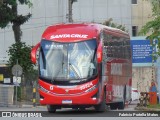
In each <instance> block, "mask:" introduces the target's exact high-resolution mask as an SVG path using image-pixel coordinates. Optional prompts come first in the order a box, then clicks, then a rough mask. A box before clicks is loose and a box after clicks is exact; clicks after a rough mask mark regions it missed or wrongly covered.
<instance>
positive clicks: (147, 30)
mask: <svg viewBox="0 0 160 120" xmlns="http://www.w3.org/2000/svg"><path fill="white" fill-rule="evenodd" d="M148 1H149V2H151V5H152V16H153V20H151V21H149V22H147V23H146V24H145V25H144V26H143V27H142V29H141V31H140V33H139V34H141V35H146V34H148V35H147V39H150V40H151V43H153V40H155V39H156V40H158V46H157V47H158V52H157V53H156V55H160V0H148Z"/></svg>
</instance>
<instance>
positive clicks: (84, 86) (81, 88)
mask: <svg viewBox="0 0 160 120" xmlns="http://www.w3.org/2000/svg"><path fill="white" fill-rule="evenodd" d="M91 86H93V83H92V82H90V83H87V84H85V85H82V86H81V87H80V90H83V89H86V88H89V87H91Z"/></svg>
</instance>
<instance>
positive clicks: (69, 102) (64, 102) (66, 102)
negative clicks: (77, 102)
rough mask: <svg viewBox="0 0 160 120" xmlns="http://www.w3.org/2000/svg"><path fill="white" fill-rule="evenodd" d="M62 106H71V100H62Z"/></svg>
mask: <svg viewBox="0 0 160 120" xmlns="http://www.w3.org/2000/svg"><path fill="white" fill-rule="evenodd" d="M62 104H72V100H62Z"/></svg>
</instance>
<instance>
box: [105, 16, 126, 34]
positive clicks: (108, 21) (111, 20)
mask: <svg viewBox="0 0 160 120" xmlns="http://www.w3.org/2000/svg"><path fill="white" fill-rule="evenodd" d="M102 24H103V25H106V26H109V27H113V28H118V29H120V30H122V31H126V32H128V30H126V28H125V26H123V25H118V24H116V23H114V22H113V19H112V18H110V19H108V20H106V21H104V22H103V23H102Z"/></svg>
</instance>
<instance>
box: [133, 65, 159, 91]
mask: <svg viewBox="0 0 160 120" xmlns="http://www.w3.org/2000/svg"><path fill="white" fill-rule="evenodd" d="M152 73H153V74H152ZM152 77H153V80H155V81H157V79H156V68H155V67H154V68H153V70H152V67H150V66H149V67H133V69H132V87H133V88H136V89H137V90H138V91H139V92H149V88H150V86H151V81H152Z"/></svg>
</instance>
